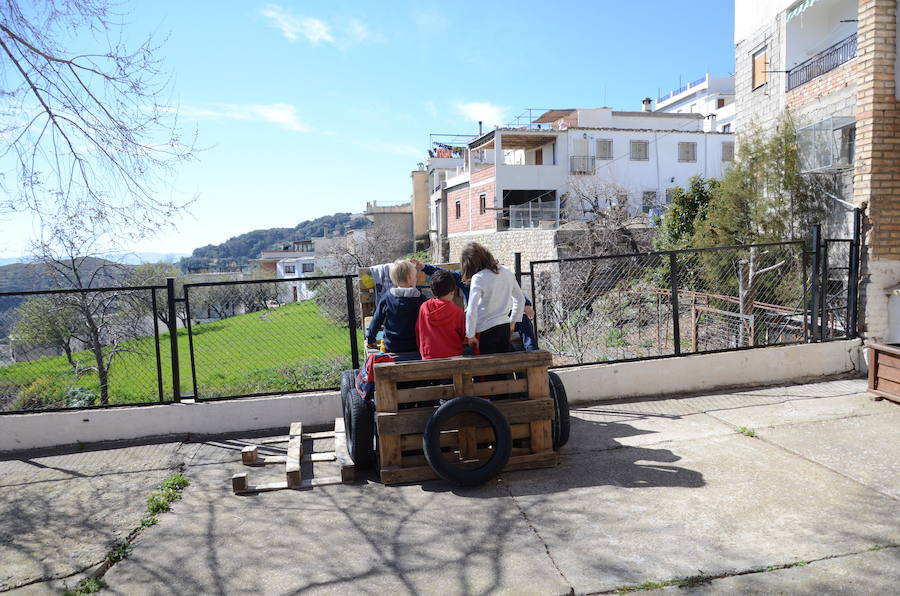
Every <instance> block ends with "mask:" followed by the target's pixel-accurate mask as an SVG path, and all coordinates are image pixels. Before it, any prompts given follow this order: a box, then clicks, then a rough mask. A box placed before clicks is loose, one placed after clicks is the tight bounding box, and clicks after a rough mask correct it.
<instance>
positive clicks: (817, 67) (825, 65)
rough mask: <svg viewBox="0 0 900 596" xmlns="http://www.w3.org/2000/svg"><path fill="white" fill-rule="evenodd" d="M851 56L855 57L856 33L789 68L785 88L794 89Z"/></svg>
mask: <svg viewBox="0 0 900 596" xmlns="http://www.w3.org/2000/svg"><path fill="white" fill-rule="evenodd" d="M853 58H856V33H854V34H853V35H851V36H850V37H848V38H846V39H844V40H841V41H839V42H837V43H836V44H834V45H833V46H831V47H830V48H828V49H827V50H824V51H822V52H819V53H818V54H816V55H815V56H813V57H812V58H810V59H809V60H807V61H806V62H803V63H802V64H798V65H797V66H795V67H794V68H792V69H791V70H789V71H788V73H787V90H788V91H790V90H791V89H796V88H797V87H799V86H800V85H803V84H804V83H808V82H809V81H811V80H813V79H814V78H816V77H818V76H822V75H823V74H825V73H826V72H829V71H831V70H834V69H835V68H837V67H838V66H840V65H841V64H844V63H845V62H849V61H850V60H852V59H853Z"/></svg>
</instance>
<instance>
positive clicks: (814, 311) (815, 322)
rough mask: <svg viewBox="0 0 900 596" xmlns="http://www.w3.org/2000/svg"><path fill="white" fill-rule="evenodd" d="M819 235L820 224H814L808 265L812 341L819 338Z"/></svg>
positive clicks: (820, 232)
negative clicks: (810, 257)
mask: <svg viewBox="0 0 900 596" xmlns="http://www.w3.org/2000/svg"><path fill="white" fill-rule="evenodd" d="M821 237H822V226H821V225H820V224H814V225H813V227H812V239H811V244H812V246H811V250H810V253H811V256H812V260H811V263H810V267H809V293H810V296H811V300H810V305H809V330H810V335H811V337H810V339H812V341H816V340H817V339H819V331H820V329H819V304H820V299H821V296H820V295H819V291H820V288H819V270H820V269H821V267H822V255H821V252H820V251H821V248H822V247H821Z"/></svg>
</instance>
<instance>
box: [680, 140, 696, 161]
mask: <svg viewBox="0 0 900 596" xmlns="http://www.w3.org/2000/svg"><path fill="white" fill-rule="evenodd" d="M678 161H697V143H678Z"/></svg>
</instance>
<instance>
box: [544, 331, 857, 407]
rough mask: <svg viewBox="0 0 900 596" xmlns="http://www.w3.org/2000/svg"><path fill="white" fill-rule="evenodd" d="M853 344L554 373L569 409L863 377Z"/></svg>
mask: <svg viewBox="0 0 900 596" xmlns="http://www.w3.org/2000/svg"><path fill="white" fill-rule="evenodd" d="M861 343H862V342H861V341H860V340H858V339H855V340H849V341H834V342H827V343H818V344H801V345H796V346H780V347H771V348H759V349H756V350H740V351H737V352H720V353H717V354H697V355H692V356H682V357H679V358H665V359H661V360H644V361H640V362H618V363H615V362H612V363H607V364H594V365H588V366H580V367H577V368H563V369H559V370H557V371H556V372H557V373H558V374H559V376H560V378H561V379H562V381H563V384H564V385H565V387H566V395H567V397H568V398H569V402H570V403H576V404H577V403H588V402H596V401H606V400H612V399H619V398H623V397H644V396H656V395H668V394H677V393H696V392H701V391H708V390H712V389H722V388H726V387H738V386H754V385H772V384H777V383H784V382H796V381H808V380H811V379H815V378H817V377H824V376H829V375H836V374H841V373H850V372H862V371H863V370H864V369H865V363H861V355H860V345H861Z"/></svg>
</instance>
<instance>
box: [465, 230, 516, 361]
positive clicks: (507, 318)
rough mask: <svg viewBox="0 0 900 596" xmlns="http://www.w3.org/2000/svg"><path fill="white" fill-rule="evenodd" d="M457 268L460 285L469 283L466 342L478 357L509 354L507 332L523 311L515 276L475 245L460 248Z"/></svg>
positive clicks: (488, 253)
mask: <svg viewBox="0 0 900 596" xmlns="http://www.w3.org/2000/svg"><path fill="white" fill-rule="evenodd" d="M460 265H461V267H460V268H461V273H462V279H463V282H464V283H468V284H469V302H468V304H467V305H466V343H468V344H469V345H470V346H473V347H476V348H477V349H478V353H480V354H496V353H500V352H512V345H511V344H510V343H509V336H510V332H511V330H512V328H513V327H515V325H516V323H518V322H519V321H521V320H522V312H523V311H524V309H525V295H524V294H523V293H522V288H520V287H519V284H518V283H516V276H515V275H513V272H512V271H510V270H509V269H507V268H506V267H503V266H502V265H498V264H497V260H496V259H495V258H494V256H493V255H492V254H491V253H490V251H488V249H486V248H485V247H484V246H482V245H480V244H478V243H477V242H470V243H469V244H467V245H466V246H465V248H463V251H462V255H460ZM510 311H512V314H510Z"/></svg>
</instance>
